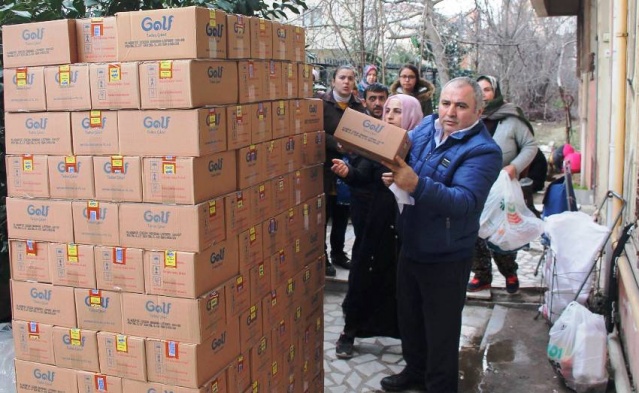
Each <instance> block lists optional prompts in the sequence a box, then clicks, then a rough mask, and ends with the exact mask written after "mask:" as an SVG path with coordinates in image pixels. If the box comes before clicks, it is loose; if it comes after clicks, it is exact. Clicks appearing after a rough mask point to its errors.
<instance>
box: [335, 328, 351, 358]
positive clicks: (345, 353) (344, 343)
mask: <svg viewBox="0 0 639 393" xmlns="http://www.w3.org/2000/svg"><path fill="white" fill-rule="evenodd" d="M354 343H355V338H354V337H349V336H347V335H346V334H344V333H342V334H340V336H339V340H337V344H336V345H335V355H336V356H337V357H338V358H339V359H350V358H352V357H353V344H354Z"/></svg>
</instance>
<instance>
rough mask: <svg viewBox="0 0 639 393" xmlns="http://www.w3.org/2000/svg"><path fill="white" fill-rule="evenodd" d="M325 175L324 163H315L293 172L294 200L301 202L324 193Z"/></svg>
mask: <svg viewBox="0 0 639 393" xmlns="http://www.w3.org/2000/svg"><path fill="white" fill-rule="evenodd" d="M323 177H324V168H323V165H315V166H311V167H306V168H302V169H300V170H298V171H295V173H294V174H293V198H294V201H293V202H294V203H295V204H300V203H302V202H304V201H306V200H307V199H310V198H312V197H315V196H317V195H319V194H321V193H323V192H324V185H323V181H322V179H323Z"/></svg>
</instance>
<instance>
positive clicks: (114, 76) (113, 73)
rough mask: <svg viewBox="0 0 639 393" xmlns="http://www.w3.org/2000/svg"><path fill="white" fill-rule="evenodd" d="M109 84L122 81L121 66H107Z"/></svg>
mask: <svg viewBox="0 0 639 393" xmlns="http://www.w3.org/2000/svg"><path fill="white" fill-rule="evenodd" d="M108 75H109V82H119V81H121V80H122V66H121V65H120V64H109V67H108Z"/></svg>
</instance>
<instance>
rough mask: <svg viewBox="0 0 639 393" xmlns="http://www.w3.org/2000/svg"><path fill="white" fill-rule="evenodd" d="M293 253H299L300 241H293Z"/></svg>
mask: <svg viewBox="0 0 639 393" xmlns="http://www.w3.org/2000/svg"><path fill="white" fill-rule="evenodd" d="M295 252H300V239H295Z"/></svg>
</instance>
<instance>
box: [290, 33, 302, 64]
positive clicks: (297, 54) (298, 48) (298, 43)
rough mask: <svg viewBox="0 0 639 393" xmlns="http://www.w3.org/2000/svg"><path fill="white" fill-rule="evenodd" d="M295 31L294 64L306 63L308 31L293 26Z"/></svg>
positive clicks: (292, 59)
mask: <svg viewBox="0 0 639 393" xmlns="http://www.w3.org/2000/svg"><path fill="white" fill-rule="evenodd" d="M291 28H292V29H293V48H294V50H293V57H292V58H291V59H290V60H291V61H294V62H298V63H301V62H304V61H306V29H304V28H303V27H300V26H291Z"/></svg>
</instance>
